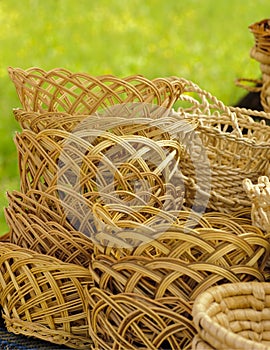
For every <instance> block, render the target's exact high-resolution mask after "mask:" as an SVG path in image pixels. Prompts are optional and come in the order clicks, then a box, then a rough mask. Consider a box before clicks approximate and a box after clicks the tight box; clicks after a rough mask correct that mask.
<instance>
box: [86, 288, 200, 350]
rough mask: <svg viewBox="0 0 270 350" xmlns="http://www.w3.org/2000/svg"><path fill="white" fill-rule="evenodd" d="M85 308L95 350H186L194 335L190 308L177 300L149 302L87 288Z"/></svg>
mask: <svg viewBox="0 0 270 350" xmlns="http://www.w3.org/2000/svg"><path fill="white" fill-rule="evenodd" d="M86 305H87V307H88V313H87V315H88V322H89V334H90V335H91V337H92V339H93V341H94V345H95V348H96V349H102V350H110V349H119V350H120V349H121V350H126V349H129V350H136V349H149V350H150V349H151V350H156V349H164V350H168V349H174V350H176V349H179V350H180V349H182V350H188V349H190V345H191V341H192V339H193V337H194V335H195V329H194V325H193V322H192V320H191V317H190V315H191V305H190V303H188V302H186V301H185V300H183V299H182V298H181V297H180V296H177V297H168V298H159V299H155V300H152V299H151V298H149V297H146V296H143V295H141V294H138V293H119V294H116V295H113V294H111V293H109V292H108V291H104V290H102V289H100V288H90V289H89V288H88V289H87V293H86Z"/></svg>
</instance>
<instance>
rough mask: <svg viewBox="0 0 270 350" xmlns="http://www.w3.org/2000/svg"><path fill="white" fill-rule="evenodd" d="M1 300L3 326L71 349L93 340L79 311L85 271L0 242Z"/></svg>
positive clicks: (86, 281)
mask: <svg viewBox="0 0 270 350" xmlns="http://www.w3.org/2000/svg"><path fill="white" fill-rule="evenodd" d="M0 282H1V283H0V290H1V293H0V304H1V306H2V309H3V318H4V320H5V323H6V326H7V329H8V330H9V331H10V332H13V333H16V334H23V335H27V336H34V337H36V338H40V339H43V340H46V341H50V342H52V343H55V344H65V345H66V346H69V347H71V348H74V349H88V348H89V347H90V346H91V344H92V340H91V338H90V337H89V335H88V322H87V319H86V314H85V311H84V307H83V305H84V288H86V287H87V286H90V285H92V283H93V282H92V276H91V274H90V273H89V270H87V269H85V268H83V267H81V266H78V265H75V264H66V263H63V262H61V261H59V260H58V259H55V258H52V257H49V256H47V255H43V254H37V253H35V252H33V251H31V250H28V249H23V248H21V247H19V246H17V245H14V244H11V243H10V244H9V243H6V242H4V243H2V242H1V243H0Z"/></svg>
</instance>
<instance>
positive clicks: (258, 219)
mask: <svg viewBox="0 0 270 350" xmlns="http://www.w3.org/2000/svg"><path fill="white" fill-rule="evenodd" d="M243 185H244V189H245V191H246V192H247V195H248V196H249V198H250V201H251V203H252V208H251V218H252V223H253V225H255V226H258V227H260V228H261V229H262V230H263V231H265V232H267V233H268V234H270V181H269V178H268V177H267V176H260V177H259V178H258V182H257V184H253V183H252V182H251V180H250V179H246V180H244V183H243Z"/></svg>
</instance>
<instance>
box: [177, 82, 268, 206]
mask: <svg viewBox="0 0 270 350" xmlns="http://www.w3.org/2000/svg"><path fill="white" fill-rule="evenodd" d="M181 81H183V83H184V82H185V88H184V92H183V93H182V94H181V95H180V96H179V100H178V103H179V106H178V110H177V111H178V114H179V116H182V117H184V118H186V117H188V118H189V119H190V118H191V117H196V118H197V120H198V126H197V128H196V130H197V132H198V134H199V135H200V138H201V141H202V144H203V146H204V148H205V150H206V153H207V156H208V159H209V167H210V169H211V190H210V199H209V202H208V208H209V209H211V210H215V211H216V210H219V211H221V212H228V213H229V212H232V211H234V210H236V211H237V210H240V209H241V208H246V207H250V206H251V203H250V200H249V198H248V197H247V194H246V193H245V191H244V189H243V180H244V179H245V178H249V179H250V180H251V181H255V180H256V179H257V178H258V176H260V175H265V174H266V173H267V172H268V171H269V154H270V153H269V148H270V142H269V141H270V127H269V126H268V125H266V122H265V121H266V120H267V119H269V115H268V114H267V113H265V112H256V111H253V112H252V111H248V110H246V109H241V108H234V107H228V106H225V105H224V104H223V103H222V102H221V101H219V100H218V99H216V98H215V97H214V96H212V95H211V94H210V93H209V92H207V91H205V90H202V89H201V88H200V87H199V86H198V85H196V84H194V83H192V82H190V81H187V80H183V79H182V80H181ZM253 116H255V117H258V118H260V119H261V122H256V121H254V119H253V118H252V117H253ZM183 173H184V175H186V176H187V177H190V178H192V179H193V180H194V183H196V176H195V173H194V166H193V165H192V163H190V161H189V159H188V157H187V159H186V163H185V167H183ZM201 190H203V188H202V189H201Z"/></svg>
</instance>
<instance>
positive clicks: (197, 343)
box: [192, 282, 270, 350]
mask: <svg viewBox="0 0 270 350" xmlns="http://www.w3.org/2000/svg"><path fill="white" fill-rule="evenodd" d="M269 296H270V283H262V282H247V283H229V284H224V285H221V286H215V287H212V288H211V289H209V290H208V291H205V292H203V293H202V294H200V295H199V296H198V297H197V298H196V300H195V303H194V305H193V310H192V315H193V320H194V323H195V326H196V329H197V332H198V335H197V336H196V337H195V338H194V340H193V344H192V349H194V350H197V349H198V350H199V349H207V350H208V349H209V350H211V349H215V350H216V349H232V350H233V349H235V350H236V349H254V350H255V349H256V350H269V349H270V337H269V333H270V322H269V320H270V312H269V308H270V297H269Z"/></svg>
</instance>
